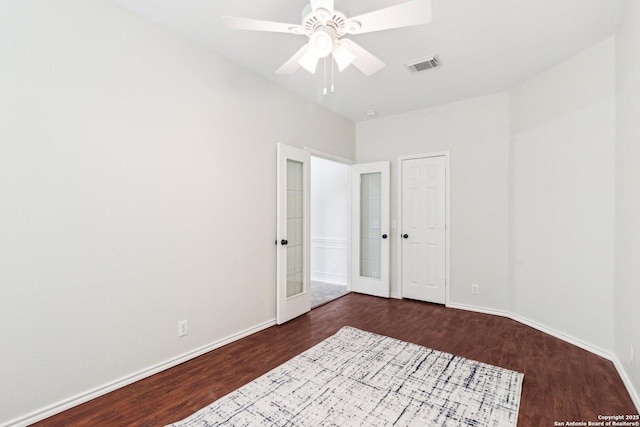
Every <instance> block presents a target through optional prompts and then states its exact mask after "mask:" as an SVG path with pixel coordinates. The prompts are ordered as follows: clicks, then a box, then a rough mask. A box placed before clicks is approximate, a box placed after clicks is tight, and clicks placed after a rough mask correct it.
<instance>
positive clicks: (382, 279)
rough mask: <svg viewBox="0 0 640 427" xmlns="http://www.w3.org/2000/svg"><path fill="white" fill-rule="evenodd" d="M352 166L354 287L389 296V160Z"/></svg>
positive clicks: (354, 289) (352, 282)
mask: <svg viewBox="0 0 640 427" xmlns="http://www.w3.org/2000/svg"><path fill="white" fill-rule="evenodd" d="M351 168H352V169H351V170H352V175H351V185H352V187H351V196H352V203H351V215H352V218H351V236H352V237H351V273H352V274H351V290H352V291H354V292H360V293H364V294H369V295H375V296H379V297H385V298H389V242H390V240H391V238H390V233H389V162H377V163H365V164H359V165H353V166H352V167H351Z"/></svg>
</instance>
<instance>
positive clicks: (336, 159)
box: [304, 147, 354, 165]
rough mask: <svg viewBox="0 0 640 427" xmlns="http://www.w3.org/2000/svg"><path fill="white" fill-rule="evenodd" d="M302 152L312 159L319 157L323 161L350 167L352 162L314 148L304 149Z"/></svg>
mask: <svg viewBox="0 0 640 427" xmlns="http://www.w3.org/2000/svg"><path fill="white" fill-rule="evenodd" d="M304 151H308V152H309V154H311V155H312V156H313V157H319V158H321V159H325V160H331V161H334V162H338V163H344V164H345V165H352V164H353V163H354V162H353V160H351V159H347V158H346V157H340V156H335V155H333V154H329V153H325V152H324V151H319V150H316V149H314V148H309V147H304Z"/></svg>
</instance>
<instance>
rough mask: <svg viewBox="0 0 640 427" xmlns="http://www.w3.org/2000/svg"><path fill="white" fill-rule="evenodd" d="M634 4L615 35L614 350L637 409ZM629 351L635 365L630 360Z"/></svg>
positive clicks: (638, 202)
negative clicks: (633, 390)
mask: <svg viewBox="0 0 640 427" xmlns="http://www.w3.org/2000/svg"><path fill="white" fill-rule="evenodd" d="M638 52H640V2H638V1H637V0H635V1H631V2H629V9H628V10H627V12H626V14H625V19H624V22H623V25H622V29H621V30H620V32H619V33H618V34H617V35H616V58H617V62H616V65H617V75H616V77H617V79H616V83H617V88H616V92H617V104H616V107H617V111H616V113H617V122H616V136H617V140H616V245H615V249H616V263H615V289H614V313H615V315H614V318H615V341H616V345H615V350H616V355H617V357H618V360H619V361H620V362H621V363H622V366H623V369H624V371H625V372H626V376H627V379H628V380H630V382H631V384H632V386H633V388H634V389H635V396H634V397H635V402H636V405H637V406H638V407H640V316H639V315H638V313H640V305H639V302H640V268H639V264H640V262H639V260H640V121H639V118H640V54H639V53H638ZM631 346H633V347H634V350H635V360H634V362H633V363H631V361H630V348H631Z"/></svg>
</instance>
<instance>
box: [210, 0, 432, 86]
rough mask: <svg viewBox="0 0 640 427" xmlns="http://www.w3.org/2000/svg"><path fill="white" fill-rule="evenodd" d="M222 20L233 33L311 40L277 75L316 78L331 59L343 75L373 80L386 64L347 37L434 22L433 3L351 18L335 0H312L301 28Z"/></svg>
mask: <svg viewBox="0 0 640 427" xmlns="http://www.w3.org/2000/svg"><path fill="white" fill-rule="evenodd" d="M222 19H223V21H224V24H225V26H226V27H227V28H231V29H237V30H252V31H268V32H277V33H290V34H295V35H304V36H307V37H308V38H309V40H308V42H307V43H306V44H305V45H304V46H302V48H301V49H300V50H298V51H297V52H296V53H295V54H294V55H293V56H292V57H291V58H290V59H289V60H288V61H287V62H285V63H284V65H282V66H281V67H280V68H279V69H278V70H277V71H276V74H293V73H295V72H296V71H298V69H299V68H300V67H302V68H304V69H306V70H307V71H309V72H311V73H314V74H315V71H316V67H317V65H318V61H319V60H320V59H321V58H326V57H327V56H329V55H331V56H332V57H333V60H334V61H335V63H336V64H337V66H338V70H339V71H342V70H344V69H345V68H346V67H348V66H349V65H350V64H353V65H354V66H355V67H356V68H358V69H359V70H360V71H362V72H363V73H364V74H365V75H367V76H370V75H372V74H374V73H375V72H377V71H379V70H380V69H381V68H382V67H384V65H385V64H384V62H382V61H381V60H380V59H378V58H377V57H375V56H374V55H373V54H371V53H370V52H368V51H367V50H365V49H364V48H362V47H361V46H359V45H358V44H356V43H355V42H354V41H353V40H350V39H346V38H343V36H345V35H347V34H352V35H356V34H364V33H371V32H374V31H382V30H390V29H394V28H401V27H409V26H413V25H421V24H426V23H428V22H429V21H431V2H430V0H410V1H407V2H405V3H400V4H398V5H395V6H390V7H387V8H384V9H379V10H376V11H373V12H369V13H365V14H363V15H358V16H354V17H351V18H349V17H347V16H346V15H345V14H344V13H343V12H341V11H340V10H337V9H335V8H334V0H310V3H309V5H307V6H306V7H305V8H304V10H303V11H302V23H301V24H287V23H283V22H273V21H263V20H259V19H250V18H236V17H229V16H223V17H222Z"/></svg>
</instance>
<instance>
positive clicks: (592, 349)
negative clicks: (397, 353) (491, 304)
mask: <svg viewBox="0 0 640 427" xmlns="http://www.w3.org/2000/svg"><path fill="white" fill-rule="evenodd" d="M447 307H450V308H457V309H460V310H466V311H474V312H476V313H483V314H491V315H494V316H501V317H506V318H509V319H511V320H515V321H516V322H519V323H522V324H523V325H527V326H529V327H532V328H533V329H537V330H538V331H540V332H544V333H545V334H548V335H551V336H552V337H556V338H558V339H560V340H562V341H565V342H568V343H569V344H573V345H575V346H576V347H580V348H581V349H583V350H586V351H588V352H590V353H593V354H595V355H598V356H600V357H604V358H605V359H607V360H610V361H612V362H613V360H614V356H613V354H611V353H609V352H608V351H605V350H603V349H601V348H599V347H596V346H594V345H592V344H589V343H586V342H584V341H581V340H579V339H578V338H575V337H572V336H570V335H567V334H564V333H562V332H558V331H556V330H555V329H552V328H549V327H548V326H544V325H542V324H540V323H538V322H535V321H533V320H530V319H527V318H526V317H523V316H520V315H517V314H513V313H510V312H508V311H502V310H494V309H487V308H483V307H476V306H472V305H465V304H458V303H452V304H449V305H447Z"/></svg>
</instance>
